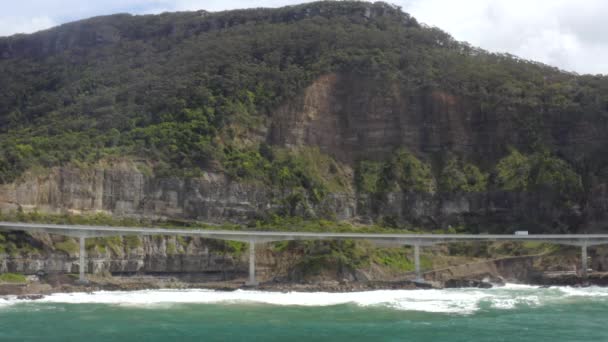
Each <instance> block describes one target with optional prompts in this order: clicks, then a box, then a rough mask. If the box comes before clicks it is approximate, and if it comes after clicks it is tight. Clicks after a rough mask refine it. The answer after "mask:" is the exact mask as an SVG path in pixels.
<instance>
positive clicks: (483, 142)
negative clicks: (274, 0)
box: [0, 1, 608, 231]
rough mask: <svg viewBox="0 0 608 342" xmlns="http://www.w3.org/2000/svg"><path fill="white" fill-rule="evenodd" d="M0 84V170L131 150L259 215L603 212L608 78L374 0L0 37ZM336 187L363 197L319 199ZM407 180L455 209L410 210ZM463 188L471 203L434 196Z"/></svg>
mask: <svg viewBox="0 0 608 342" xmlns="http://www.w3.org/2000/svg"><path fill="white" fill-rule="evenodd" d="M414 15H415V14H414ZM0 89H1V91H0V183H4V184H5V185H7V186H8V185H11V184H19V182H22V181H23V179H21V178H22V177H23V175H24V173H25V172H26V171H28V170H29V171H31V170H37V171H36V172H39V173H40V172H42V173H45V172H49V171H48V170H51V169H52V168H56V167H66V166H69V167H72V168H79V169H87V168H98V169H99V168H103V165H105V164H104V163H110V164H111V162H108V161H109V160H110V161H112V160H113V161H115V160H129V161H132V162H134V163H136V164H137V165H138V170H139V171H140V172H141V173H142V174H143V175H144V177H146V179H170V178H180V179H196V178H200V177H203V176H205V175H206V174H207V173H208V172H211V173H214V174H223V175H225V176H226V179H227V181H228V182H233V183H238V184H246V186H255V187H258V188H264V189H266V191H267V193H266V194H265V195H264V198H265V200H264V202H263V203H264V204H263V205H262V204H260V205H256V203H254V202H255V201H256V200H258V197H256V199H253V200H251V201H250V202H252V203H253V204H252V205H253V206H254V207H256V208H257V210H258V214H256V216H264V213H263V210H260V208H262V207H266V208H271V207H272V208H279V209H277V213H278V214H280V215H282V216H298V217H306V218H310V217H313V218H327V219H332V220H337V219H342V218H344V219H354V218H357V217H359V216H361V215H362V214H360V213H364V215H363V216H366V217H369V218H371V220H372V221H374V222H379V223H381V224H384V225H389V226H394V227H400V226H402V225H404V224H406V225H414V226H423V227H430V228H445V227H447V226H448V225H453V224H455V225H460V226H462V227H464V229H470V228H469V227H470V226H475V227H477V228H475V229H477V230H483V229H484V228H479V227H480V226H481V225H484V224H489V223H488V222H491V225H492V226H495V227H497V226H500V224H501V222H508V223H505V226H504V227H502V228H497V229H511V228H513V229H515V228H514V227H516V226H517V225H520V224H521V223H522V222H527V220H530V221H531V222H535V223H538V222H540V221H542V222H543V223H542V224H543V227H545V228H543V229H552V230H555V231H564V230H565V231H568V230H579V229H586V228H587V227H590V226H592V227H593V229H596V230H597V229H605V228H606V225H605V223H604V222H605V221H604V220H605V219H606V217H605V215H606V214H605V212H606V209H608V190H607V187H608V186H607V184H608V140H607V139H608V138H607V135H606V133H607V132H608V78H607V77H604V76H592V75H577V74H573V73H567V72H563V71H560V70H558V69H556V68H553V67H550V66H546V65H542V64H540V63H536V62H532V61H526V60H522V59H520V58H517V57H515V56H510V55H505V54H493V53H488V52H485V51H483V50H481V49H478V48H475V47H471V46H469V45H468V44H466V43H463V42H457V41H455V40H454V39H453V38H452V37H450V36H449V35H448V34H446V33H445V32H443V31H441V30H440V29H437V28H431V27H428V26H425V25H423V24H420V23H419V22H417V21H416V19H414V18H413V17H412V16H410V15H409V14H407V13H404V12H402V11H401V10H400V9H399V8H397V7H395V6H391V5H389V4H386V3H382V2H377V3H373V4H371V3H367V2H356V1H341V2H315V3H310V4H305V5H299V6H292V7H285V8H280V9H250V10H239V11H229V12H219V13H209V12H204V11H199V12H184V13H165V14H161V15H146V16H131V15H125V14H120V15H113V16H107V17H98V18H92V19H88V20H84V21H80V22H75V23H69V24H65V25H62V26H60V27H57V28H53V29H50V30H47V31H43V32H39V33H35V34H32V35H16V36H12V37H5V38H0ZM100 165H102V166H100ZM44 170H47V171H44ZM62 177H63V178H61V179H62V182H64V181H63V179H64V178H65V177H64V176H62ZM156 183H158V182H156ZM156 183H155V184H156ZM62 184H63V183H62ZM11 186H12V185H11ZM161 188H162V187H161ZM146 189H147V188H146ZM180 189H181V188H180ZM180 191H182V190H180ZM178 192H179V191H178ZM250 192H251V191H250ZM344 194H345V196H351V197H352V198H354V199H353V200H352V202H353V203H355V204H353V206H354V207H356V208H355V209H354V211H355V212H352V213H351V212H349V214H345V215H337V216H338V217H336V215H335V213H332V212H331V211H332V210H327V208H326V209H325V210H320V209H319V208H318V207H322V206H323V205H324V203H325V202H326V201H327V199H328V198H331V197H332V196H334V197H335V196H337V195H341V196H342V195H344ZM395 194H399V195H398V196H402V197H399V198H403V199H402V200H395V198H396V197H395V196H396V195H395ZM104 196H105V195H104ZM142 196H144V197H145V195H142ZM178 196H179V195H178ZM252 196H253V195H252ZM256 196H257V195H256ZM403 196H404V197H403ZM412 196H413V197H416V196H417V197H416V198H418V199H420V198H423V199H425V200H426V199H428V198H430V200H429V201H431V202H428V203H431V204H428V206H434V207H436V208H437V211H438V212H441V213H442V214H441V215H443V216H446V215H447V216H449V215H451V214H452V213H455V214H457V215H459V217H458V218H457V219H446V220H444V219H437V218H435V217H434V215H432V214H420V211H421V210H422V211H424V210H426V209H420V208H418V207H416V206H414V207H416V208H414V207H412V206H411V205H410V204H411V203H412ZM458 196H460V197H459V198H462V201H466V202H467V203H468V204H467V206H466V208H464V209H463V208H462V205H460V204H459V205H457V207H458V208H457V209H453V208H452V207H450V206H448V207H447V208H446V204H445V203H447V202H446V201H447V200H446V199H450V200H452V199H454V198H455V197H458ZM3 197H4V201H5V202H11V203H13V202H20V201H19V200H17V199H14V197H15V196H13V195H10V194H9V193H8V192H6V194H5V195H2V196H0V200H2V198H3ZM17 197H18V196H17ZM47 197H48V196H47ZM268 198H271V199H268ZM408 198H409V199H408ZM36 200H37V201H38V200H39V199H36ZM49 201H51V200H49ZM395 201H401V202H399V203H400V204H395ZM459 201H460V200H459ZM456 202H458V201H456ZM486 202H487V203H492V205H489V206H485V205H486ZM260 203H261V202H260ZM301 203H305V204H306V205H305V206H304V207H307V208H313V210H308V209H302V205H301ZM408 203H410V204H408ZM425 203H426V202H425ZM458 203H461V202H458ZM21 204H25V203H21ZM34 204H35V203H34ZM528 204H531V206H530V207H529V208H528V207H526V206H528ZM142 205H143V204H142ZM57 206H58V207H60V206H61V205H57ZM517 206H521V207H522V208H523V207H526V208H523V209H522V208H520V209H521V210H520V209H514V208H515V207H517ZM363 207H364V208H365V209H361V208H363ZM391 207H392V208H400V209H399V210H398V213H396V212H395V211H394V210H393V209H390V208H391ZM410 207H411V208H410ZM330 208H333V207H330ZM387 208H389V209H387ZM404 208H406V209H404ZM412 208H414V209H412ZM472 208H476V209H475V210H473V209H472ZM104 209H106V210H108V211H110V212H113V211H115V210H114V209H115V208H114V207H113V208H106V207H105V206H104ZM433 210H435V209H433ZM433 210H430V209H429V211H430V212H432V211H433ZM459 210H460V211H459ZM513 211H516V212H517V214H512V212H513ZM197 212H198V211H197ZM182 214H183V213H182ZM182 214H180V215H182ZM183 215H184V216H186V218H193V219H197V218H201V217H206V216H204V215H203V214H201V213H200V212H198V213H197V214H196V215H186V214H183ZM201 215H202V216H201ZM205 215H207V214H205ZM226 215H229V214H226ZM169 216H171V215H169ZM343 216H344V217H343ZM506 217H509V218H506ZM250 218H251V217H249V218H248V219H250ZM413 218H414V219H413ZM364 221H365V220H364Z"/></svg>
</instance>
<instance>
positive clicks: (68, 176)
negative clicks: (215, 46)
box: [0, 167, 608, 232]
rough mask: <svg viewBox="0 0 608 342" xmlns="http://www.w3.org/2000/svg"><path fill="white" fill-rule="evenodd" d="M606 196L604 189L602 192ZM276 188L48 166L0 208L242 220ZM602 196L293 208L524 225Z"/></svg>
mask: <svg viewBox="0 0 608 342" xmlns="http://www.w3.org/2000/svg"><path fill="white" fill-rule="evenodd" d="M604 195H606V194H604ZM282 196H284V195H282V194H281V193H280V192H277V191H273V189H271V188H269V187H265V186H262V185H254V184H245V183H238V182H233V181H230V180H229V179H227V178H226V177H225V176H223V175H221V174H217V173H211V172H207V173H205V175H204V176H203V177H201V178H196V179H179V178H156V177H150V176H145V175H144V174H143V173H141V172H139V171H137V170H136V169H126V168H124V167H119V168H111V169H96V170H88V171H83V170H79V169H73V168H56V169H53V170H52V171H51V172H50V173H49V174H48V175H44V176H35V175H30V176H26V177H25V178H24V179H23V180H22V181H19V182H15V183H12V184H7V185H0V211H4V212H10V211H17V210H20V209H21V210H24V211H33V210H36V211H38V212H46V213H66V212H67V213H74V214H86V213H96V212H104V213H108V214H111V215H115V216H128V217H139V218H148V219H187V220H200V221H206V222H210V223H224V222H234V223H241V224H244V223H247V222H250V221H251V220H253V219H256V218H260V217H265V216H266V215H268V214H269V213H272V212H273V211H275V210H281V209H284V208H283V207H282V205H281V204H280V203H281V201H280V200H281V199H282V198H283V197H282ZM606 201H608V197H606V196H604V197H601V196H598V197H597V198H595V200H594V203H593V204H595V203H597V204H596V206H589V207H588V208H583V209H584V210H582V209H581V208H580V207H578V206H577V205H575V204H573V205H570V206H569V207H568V206H564V204H562V203H561V202H560V201H559V198H558V196H557V195H556V194H553V193H550V192H546V193H509V192H488V193H468V194H467V193H461V194H434V195H432V194H423V193H402V192H395V193H389V194H387V195H386V198H384V199H383V200H382V201H378V200H377V199H373V198H370V197H369V196H367V195H364V194H361V195H356V194H354V195H353V194H347V193H334V194H330V195H329V196H327V197H326V198H325V199H324V200H323V201H321V202H320V203H318V204H311V203H309V206H308V207H307V208H306V209H301V210H302V212H301V213H299V214H301V215H304V216H306V215H309V216H313V217H323V215H324V213H331V214H332V215H333V217H335V218H337V219H340V220H356V221H360V222H373V221H378V220H380V219H383V218H391V219H393V220H395V221H396V222H405V223H410V224H413V225H417V226H423V227H429V228H445V227H448V226H449V225H460V224H467V225H469V226H470V227H479V230H480V232H484V231H492V230H493V227H494V226H499V225H500V226H502V227H505V226H509V225H515V224H517V223H521V222H529V226H526V227H525V228H526V229H528V230H530V231H531V232H535V231H536V232H542V231H555V232H560V230H561V229H564V230H565V229H567V228H568V229H573V228H574V229H576V228H577V227H579V226H583V225H585V224H586V223H587V220H589V215H591V214H593V217H592V219H593V220H594V221H595V222H596V225H598V227H600V228H601V227H603V226H602V225H603V224H605V220H606V211H601V210H599V209H600V208H601V207H602V205H603V204H602V203H603V202H606Z"/></svg>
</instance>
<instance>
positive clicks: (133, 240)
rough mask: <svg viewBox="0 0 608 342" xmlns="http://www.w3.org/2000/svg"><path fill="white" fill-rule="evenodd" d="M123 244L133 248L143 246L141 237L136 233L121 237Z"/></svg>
mask: <svg viewBox="0 0 608 342" xmlns="http://www.w3.org/2000/svg"><path fill="white" fill-rule="evenodd" d="M122 239H123V241H124V244H125V245H126V246H127V249H129V250H131V249H135V248H139V247H141V246H143V243H142V242H141V239H140V238H139V236H136V235H126V236H123V237H122Z"/></svg>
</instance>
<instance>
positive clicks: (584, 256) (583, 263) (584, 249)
mask: <svg viewBox="0 0 608 342" xmlns="http://www.w3.org/2000/svg"><path fill="white" fill-rule="evenodd" d="M587 269H588V265H587V244H586V243H585V244H583V245H582V246H581V278H583V279H585V280H586V279H587Z"/></svg>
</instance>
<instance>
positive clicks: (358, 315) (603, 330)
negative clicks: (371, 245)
mask: <svg viewBox="0 0 608 342" xmlns="http://www.w3.org/2000/svg"><path fill="white" fill-rule="evenodd" d="M226 340H232V341H250V340H259V341H285V340H289V341H311V340H312V341H370V340H375V341H608V290H606V289H601V288H588V289H570V288H549V289H536V288H532V287H509V288H503V289H490V290H476V289H462V290H461V289H459V290H432V291H428V290H426V291H425V290H416V291H375V292H363V293H353V294H326V293H312V294H300V293H288V294H281V293H262V292H253V291H249V292H248V291H238V292H230V293H221V292H219V293H218V292H211V291H205V290H197V291H140V292H130V293H129V292H116V293H108V292H100V293H94V294H74V295H56V296H50V297H47V298H45V299H44V300H43V301H36V302H31V301H19V300H8V301H3V300H0V341H90V342H94V341H226Z"/></svg>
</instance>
